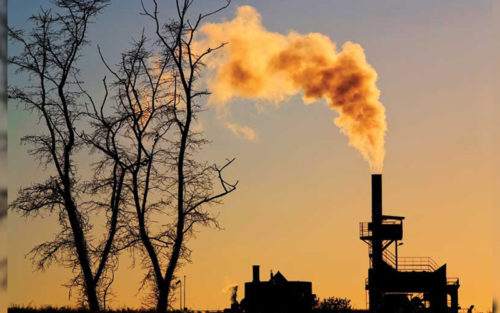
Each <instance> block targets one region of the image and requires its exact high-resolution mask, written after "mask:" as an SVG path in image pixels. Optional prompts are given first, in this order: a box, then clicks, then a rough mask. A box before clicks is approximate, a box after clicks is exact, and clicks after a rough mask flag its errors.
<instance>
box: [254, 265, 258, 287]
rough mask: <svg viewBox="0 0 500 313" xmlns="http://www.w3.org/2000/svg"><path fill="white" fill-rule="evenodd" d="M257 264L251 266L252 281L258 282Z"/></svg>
mask: <svg viewBox="0 0 500 313" xmlns="http://www.w3.org/2000/svg"><path fill="white" fill-rule="evenodd" d="M259 267H260V266H259V265H254V266H253V282H254V283H258V282H260V277H259V276H260V273H259V272H260V269H259Z"/></svg>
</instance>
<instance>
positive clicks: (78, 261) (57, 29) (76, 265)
mask: <svg viewBox="0 0 500 313" xmlns="http://www.w3.org/2000/svg"><path fill="white" fill-rule="evenodd" d="M108 1H109V0H54V1H53V3H54V5H55V7H56V10H55V11H54V12H52V11H51V10H47V9H43V8H41V11H40V13H38V14H37V15H33V16H32V17H31V18H30V21H31V22H32V23H33V24H34V27H33V28H32V30H31V31H30V32H29V33H25V32H24V31H21V30H13V29H9V37H10V39H11V40H12V41H13V42H14V43H15V44H19V45H20V46H21V47H22V52H20V54H19V55H16V56H13V57H11V58H9V63H10V64H12V65H14V66H16V67H17V71H18V72H24V73H26V74H27V76H28V77H29V81H30V82H32V85H29V86H22V87H17V86H16V87H10V88H9V98H11V99H14V100H16V101H18V103H22V104H24V105H25V108H26V110H28V111H30V112H33V113H35V114H37V115H38V116H39V119H40V122H41V124H42V125H43V126H44V128H45V133H43V134H34V135H28V136H25V137H24V138H23V139H22V142H23V143H25V144H27V145H29V146H30V150H29V152H30V154H31V155H32V156H33V157H34V158H36V159H37V160H38V161H39V162H40V164H41V165H42V166H44V167H47V168H50V169H52V171H51V172H50V173H51V174H50V175H49V176H48V177H47V179H46V180H45V181H43V182H41V183H36V184H33V185H31V186H29V187H25V188H22V189H21V190H20V191H19V194H18V197H17V199H15V200H14V201H13V202H12V203H11V204H10V207H11V208H12V209H13V210H16V211H18V212H21V214H22V215H23V216H26V217H28V216H38V215H41V214H42V213H43V212H50V213H55V214H57V216H58V220H59V224H60V226H61V230H60V232H59V233H58V234H57V235H56V236H55V238H54V239H53V240H52V241H48V242H44V243H42V244H40V245H38V246H36V247H35V248H33V249H32V250H31V252H30V255H31V257H32V260H33V262H34V264H35V265H36V267H37V268H38V269H45V268H46V267H47V266H49V265H50V264H51V263H53V262H60V263H62V264H63V265H65V266H68V267H69V268H71V269H72V270H73V273H74V274H75V276H74V278H73V279H72V280H71V283H70V284H69V285H70V286H78V287H79V291H80V292H81V295H82V301H84V302H86V303H87V304H88V306H89V308H90V309H91V310H93V311H97V310H99V309H100V298H101V300H102V297H103V296H105V294H106V291H107V289H108V288H109V284H110V283H111V282H112V272H113V270H114V269H115V268H116V266H117V259H116V258H117V256H116V252H117V251H116V248H115V246H114V238H115V236H116V233H117V231H118V230H119V227H118V224H119V222H118V221H119V211H120V210H119V206H120V202H121V193H122V186H123V181H124V176H125V171H123V169H122V167H121V166H120V164H119V163H118V162H115V161H111V162H108V161H106V160H104V161H102V162H100V163H99V164H96V168H95V170H96V177H95V179H94V180H93V182H92V184H88V183H85V182H83V181H81V179H80V178H79V176H78V171H77V170H78V166H77V164H75V161H74V156H75V153H77V152H78V151H79V150H80V149H83V148H85V142H84V141H83V140H81V139H80V138H79V137H78V133H77V127H78V125H79V123H80V122H81V120H82V117H83V116H84V115H83V113H84V110H83V108H84V106H83V105H82V104H81V98H82V96H84V95H85V94H86V92H85V91H84V90H83V89H82V85H81V83H80V82H79V81H78V74H79V69H78V67H77V61H78V59H79V57H80V53H81V49H82V47H83V46H84V45H85V44H86V43H87V40H86V35H87V29H88V25H89V23H91V22H92V20H93V18H95V16H96V15H97V14H99V13H100V12H101V11H102V10H103V9H104V8H105V7H106V6H107V4H108ZM88 191H92V192H93V194H95V195H96V198H93V199H92V200H85V199H83V197H82V196H83V195H84V193H85V192H88ZM99 192H102V193H104V194H105V196H104V198H105V199H111V200H109V202H104V201H98V200H96V199H97V194H98V193H99ZM95 210H99V212H103V211H104V212H105V215H106V217H107V225H106V226H107V232H106V234H105V235H104V238H103V239H102V241H99V242H98V243H96V244H94V241H93V240H91V237H92V235H91V230H92V226H93V224H92V223H91V222H90V216H91V214H92V213H93V212H95ZM96 241H97V240H96ZM70 290H71V289H70Z"/></svg>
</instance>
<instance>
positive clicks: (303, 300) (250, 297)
mask: <svg viewBox="0 0 500 313" xmlns="http://www.w3.org/2000/svg"><path fill="white" fill-rule="evenodd" d="M259 271H260V269H259V265H254V266H253V280H252V281H251V282H247V283H245V298H244V299H243V300H241V303H240V307H241V310H242V312H244V313H294V312H297V313H298V312H300V313H304V312H310V311H311V310H312V305H313V300H314V296H313V294H312V283H311V282H307V281H288V280H287V279H286V278H285V276H283V274H281V273H280V272H279V271H278V272H277V273H276V274H275V275H273V274H272V272H271V277H270V279H269V281H261V280H260V273H259Z"/></svg>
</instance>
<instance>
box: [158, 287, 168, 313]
mask: <svg viewBox="0 0 500 313" xmlns="http://www.w3.org/2000/svg"><path fill="white" fill-rule="evenodd" d="M158 288H159V289H160V290H159V291H158V302H157V303H156V311H157V312H158V313H165V312H167V308H168V295H169V290H170V285H167V284H162V285H161V286H158Z"/></svg>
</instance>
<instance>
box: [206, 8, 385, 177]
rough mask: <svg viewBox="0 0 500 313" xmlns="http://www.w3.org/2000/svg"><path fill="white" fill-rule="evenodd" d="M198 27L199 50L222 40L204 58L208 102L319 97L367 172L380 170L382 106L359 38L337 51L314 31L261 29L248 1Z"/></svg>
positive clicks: (383, 127)
mask: <svg viewBox="0 0 500 313" xmlns="http://www.w3.org/2000/svg"><path fill="white" fill-rule="evenodd" d="M201 33H202V38H201V39H200V40H199V41H198V43H197V44H198V45H199V49H206V48H207V47H214V46H218V45H219V44H220V43H222V42H228V45H227V46H225V47H224V48H223V49H221V50H219V51H217V53H214V54H212V55H213V56H212V57H211V58H210V59H209V60H208V62H207V64H208V66H209V67H210V68H212V69H213V71H214V74H215V77H214V78H213V79H211V80H210V82H209V88H210V90H211V91H212V95H211V98H210V102H211V103H212V104H214V105H220V106H223V105H224V104H225V103H227V102H228V101H229V100H231V99H232V98H235V97H240V98H247V99H262V100H268V101H272V102H274V103H278V102H280V101H282V100H284V99H286V98H287V97H289V96H292V95H295V94H297V93H299V92H302V94H303V100H304V103H305V104H310V103H311V102H314V101H317V100H320V99H325V100H326V101H327V103H328V104H329V106H330V107H331V108H332V109H333V110H335V111H337V112H338V114H339V115H338V117H336V118H335V120H334V123H335V125H337V126H338V127H339V128H340V130H341V132H342V133H344V134H346V135H347V136H348V137H349V144H350V145H351V146H353V147H355V148H356V149H358V150H359V151H360V153H361V154H362V155H363V157H364V158H365V159H366V160H368V162H369V163H370V167H371V169H372V171H375V172H379V171H381V170H382V166H383V160H384V155H385V150H384V137H385V132H386V129H387V124H386V120H385V108H384V106H383V105H382V103H380V101H379V96H380V91H379V89H378V88H377V86H376V84H375V82H376V80H377V73H376V72H375V70H374V69H373V68H372V67H371V66H370V65H369V64H368V63H367V61H366V57H365V54H364V51H363V48H362V47H361V46H360V45H359V44H356V43H352V42H346V43H345V44H344V45H343V46H342V49H341V50H340V51H337V48H336V45H335V43H334V42H332V41H331V40H330V39H329V38H328V37H327V36H325V35H322V34H319V33H310V34H306V35H302V34H298V33H296V32H293V31H292V32H290V33H289V34H288V35H286V36H285V35H282V34H279V33H274V32H270V31H267V30H266V29H265V28H264V27H263V26H262V23H261V16H260V14H259V13H258V12H257V10H256V9H254V8H253V7H250V6H241V7H239V8H238V10H237V16H236V17H235V18H234V19H233V20H231V21H227V22H223V23H210V24H205V25H204V26H203V27H202V28H201Z"/></svg>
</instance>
